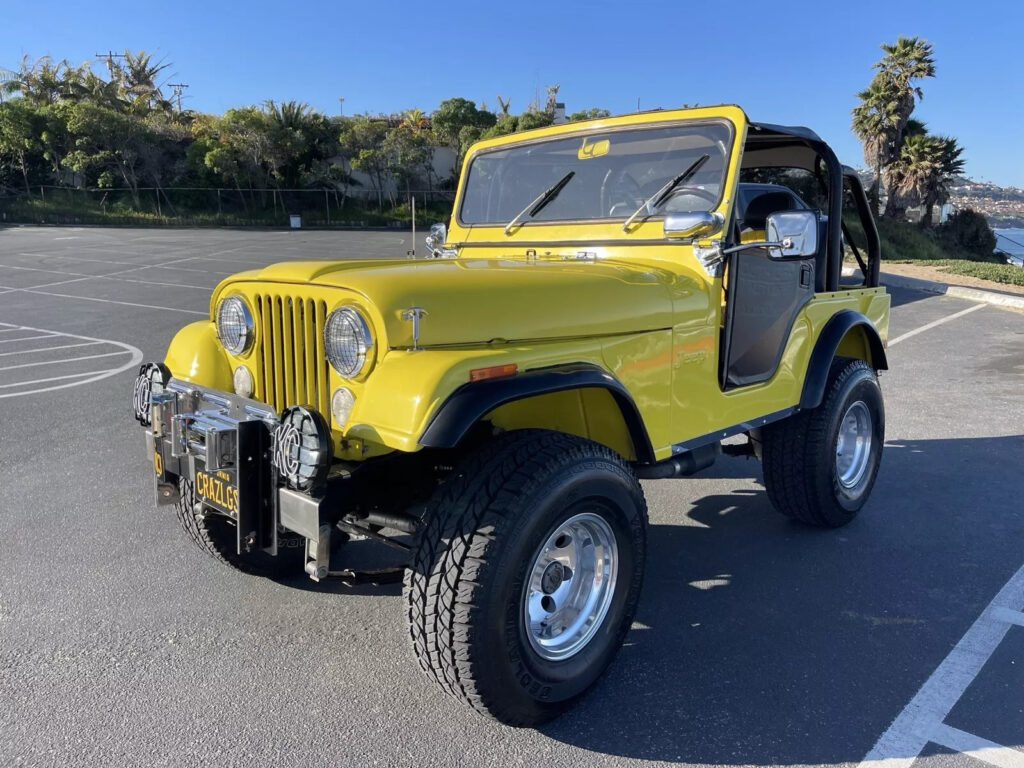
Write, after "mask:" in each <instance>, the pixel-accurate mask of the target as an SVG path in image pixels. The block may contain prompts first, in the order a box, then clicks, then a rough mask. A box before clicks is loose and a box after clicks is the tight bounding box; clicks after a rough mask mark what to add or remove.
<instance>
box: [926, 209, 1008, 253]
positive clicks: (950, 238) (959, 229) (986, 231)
mask: <svg viewBox="0 0 1024 768" xmlns="http://www.w3.org/2000/svg"><path fill="white" fill-rule="evenodd" d="M939 236H940V237H941V238H942V239H943V240H945V241H946V242H948V243H950V244H952V245H954V246H956V247H958V248H963V249H964V250H967V251H970V252H972V253H975V254H977V255H978V256H981V257H983V258H984V257H991V256H992V252H993V251H995V249H996V235H995V233H994V232H993V231H992V228H991V227H990V226H989V225H988V220H987V219H986V218H985V217H984V216H983V215H982V214H980V213H978V212H977V211H975V210H972V209H971V208H965V209H964V210H962V211H957V212H956V213H954V214H953V215H952V216H950V217H949V218H948V219H947V220H946V221H945V223H943V224H942V226H940V227H939Z"/></svg>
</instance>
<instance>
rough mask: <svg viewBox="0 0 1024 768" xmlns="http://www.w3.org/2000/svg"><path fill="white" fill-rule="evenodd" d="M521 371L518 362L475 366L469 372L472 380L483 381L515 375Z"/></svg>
mask: <svg viewBox="0 0 1024 768" xmlns="http://www.w3.org/2000/svg"><path fill="white" fill-rule="evenodd" d="M518 372H519V365H518V364H517V363H508V364H506V365H492V366H490V367H489V368H474V369H473V370H472V371H470V372H469V380H470V381H483V380H484V379H503V378H505V377H506V376H515V375H516V373H518Z"/></svg>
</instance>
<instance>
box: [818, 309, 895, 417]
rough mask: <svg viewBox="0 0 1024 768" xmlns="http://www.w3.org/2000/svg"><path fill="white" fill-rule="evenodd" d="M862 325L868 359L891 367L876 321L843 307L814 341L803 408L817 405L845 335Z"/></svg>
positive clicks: (879, 366)
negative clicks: (868, 354) (876, 327)
mask: <svg viewBox="0 0 1024 768" xmlns="http://www.w3.org/2000/svg"><path fill="white" fill-rule="evenodd" d="M855 329H859V331H860V332H863V333H864V336H865V338H866V339H867V343H868V350H869V351H870V353H871V359H870V360H867V361H865V362H867V363H868V364H869V365H871V366H873V367H874V368H875V370H888V368H889V362H888V360H887V359H886V356H885V346H884V345H883V344H882V339H881V337H880V336H879V335H878V331H877V330H875V326H874V324H873V323H872V322H871V321H870V320H869V319H868V318H867V317H865V316H864V315H862V314H861V313H860V312H856V311H854V310H852V309H843V310H840V311H839V312H836V314H834V315H833V316H832V317H831V319H829V321H828V322H827V323H825V327H824V328H822V330H821V333H820V334H819V335H818V341H817V343H816V344H815V345H814V351H813V352H812V353H811V359H810V361H809V362H808V363H807V374H806V375H805V376H804V388H803V392H802V393H801V395H800V408H802V409H804V408H817V407H818V406H819V405H820V404H821V400H822V398H823V397H824V396H825V385H826V384H827V382H828V372H829V369H830V368H831V367H832V361H833V360H834V359H835V357H836V352H837V351H838V349H839V345H840V344H842V342H843V339H845V338H846V337H847V335H848V334H850V333H852V332H855Z"/></svg>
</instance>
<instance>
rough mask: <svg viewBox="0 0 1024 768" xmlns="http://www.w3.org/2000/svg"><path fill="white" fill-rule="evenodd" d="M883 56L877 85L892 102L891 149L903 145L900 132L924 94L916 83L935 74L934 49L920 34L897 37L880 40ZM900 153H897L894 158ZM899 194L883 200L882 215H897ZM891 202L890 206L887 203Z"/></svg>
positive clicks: (892, 183)
mask: <svg viewBox="0 0 1024 768" xmlns="http://www.w3.org/2000/svg"><path fill="white" fill-rule="evenodd" d="M882 50H883V51H884V52H885V56H883V57H882V58H881V60H879V61H878V62H877V63H876V64H875V69H877V70H878V74H877V75H876V76H875V77H876V79H878V80H879V81H880V87H881V88H884V89H885V90H886V91H887V92H888V96H887V98H888V99H889V100H891V101H892V102H894V103H895V110H894V117H895V121H896V124H895V126H894V127H893V129H892V139H893V141H892V146H893V148H894V150H898V148H900V147H902V145H903V133H904V131H905V130H906V126H907V121H908V120H910V115H911V114H912V113H913V111H914V106H915V105H916V104H917V101H919V100H920V99H922V98H923V97H924V92H923V91H922V90H921V87H920V86H919V85H917V82H918V81H919V80H921V79H922V78H925V77H935V59H934V57H933V52H934V49H933V47H932V44H931V43H929V42H928V41H927V40H924V39H922V38H919V37H902V36H901V37H900V38H899V39H898V40H897V41H896V42H895V43H894V44H888V43H883V44H882ZM898 156H900V155H899V154H897V157H898ZM885 182H886V184H885V186H886V189H889V190H892V189H895V188H896V187H897V186H898V181H897V179H895V178H892V179H890V178H889V177H888V174H886V178H885ZM897 197H898V195H890V196H889V201H887V202H886V206H885V215H886V216H887V217H890V218H893V217H895V216H898V215H899V214H898V212H897V210H896V207H895V206H897V205H898V201H897V199H896V198H897ZM890 202H891V203H892V206H890Z"/></svg>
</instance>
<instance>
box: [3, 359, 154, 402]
mask: <svg viewBox="0 0 1024 768" xmlns="http://www.w3.org/2000/svg"><path fill="white" fill-rule="evenodd" d="M140 359H141V358H140ZM99 374H102V375H99ZM93 375H98V378H106V377H107V376H109V375H110V374H109V373H108V372H107V371H86V372H85V373H69V374H66V375H64V376H51V377H50V378H48V379H32V381H16V382H14V383H13V384H0V389H8V388H10V387H25V386H28V385H29V384H42V383H44V382H47V381H67V380H68V379H76V378H78V377H80V376H93ZM89 381H94V379H89ZM89 381H76V382H74V384H88V383H89ZM65 386H68V387H70V386H73V385H72V384H65V385H64V386H61V387H48V388H47V389H33V390H32V391H31V392H16V393H15V394H13V395H0V397H17V396H18V395H34V394H36V393H37V392H49V391H50V390H51V389H64V387H65Z"/></svg>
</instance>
